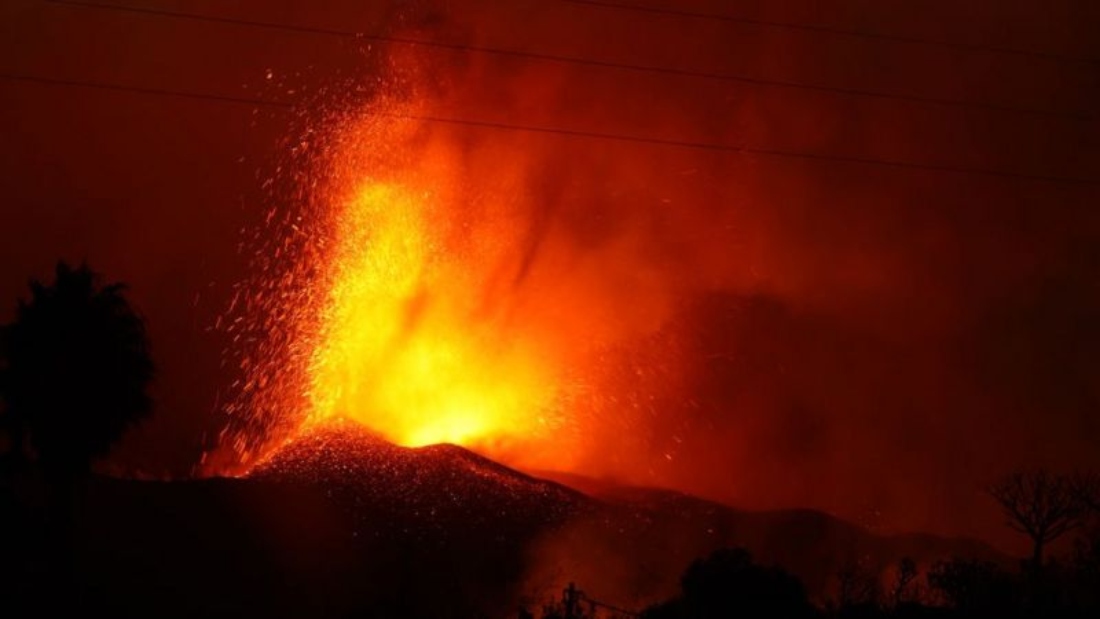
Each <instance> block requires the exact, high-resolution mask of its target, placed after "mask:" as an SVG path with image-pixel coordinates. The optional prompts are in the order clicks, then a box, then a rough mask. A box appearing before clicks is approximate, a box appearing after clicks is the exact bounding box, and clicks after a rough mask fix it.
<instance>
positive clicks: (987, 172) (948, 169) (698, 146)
mask: <svg viewBox="0 0 1100 619" xmlns="http://www.w3.org/2000/svg"><path fill="white" fill-rule="evenodd" d="M0 79H5V80H10V81H17V82H24V83H34V84H42V85H51V86H64V87H78V88H90V89H95V90H106V91H115V92H126V93H136V94H142V95H154V96H164V97H178V98H184V99H194V100H206V101H212V102H218V103H231V104H242V105H251V106H263V107H272V108H280V109H291V108H293V107H294V104H293V103H289V102H283V101H271V100H265V99H254V98H248V97H234V96H229V95H215V94H207V93H196V92H188V91H180V90H169V89H164V88H146V87H137V86H127V85H122V84H110V83H106V82H96V81H80V80H69V79H59V78H49V77H42V76H35V75H23V74H14V73H0ZM371 113H372V114H373V115H375V116H380V117H385V118H396V119H402V120H416V121H422V122H430V123H437V124H446V125H454V126H462V127H473V128H480V129H491V130H500V131H520V132H525V133H539V134H550V135H560V136H565V137H571V138H579V139H591V140H603V141H615V142H627V143H634V144H646V145H651V146H665V147H677V148H687V149H694V150H707V151H715V152H725V153H734V154H741V155H759V156H766V157H774V158H781V159H800V160H805V161H816V162H829V163H841V164H856V165H867V166H877V167H886V168H895V169H911V170H922V171H927V172H943V173H953V174H962V175H970V176H986V177H992V178H1005V179H1012V180H1022V181H1036V182H1044V183H1055V184H1064V185H1085V186H1093V185H1100V181H1098V180H1095V179H1089V178H1079V177H1067V176H1047V175H1035V174H1024V173H1021V172H1009V171H1003V170H993V169H988V168H966V167H957V166H949V165H939V164H928V163H919V162H910V161H897V160H891V159H876V158H873V157H853V156H847V155H831V154H826V153H807V152H798V151H788V150H780V149H770V148H756V147H750V146H733V145H729V144H721V143H714V142H691V141H686V140H673V139H666V138H653V137H645V136H635V135H626V134H618V133H603V132H594V131H582V130H577V129H565V128H560V127H539V126H533V125H517V124H510V123H501V122H493V121H483V120H473V119H465V118H448V117H442V116H430V115H418V114H393V113H387V112H371Z"/></svg>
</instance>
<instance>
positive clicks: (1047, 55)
mask: <svg viewBox="0 0 1100 619" xmlns="http://www.w3.org/2000/svg"><path fill="white" fill-rule="evenodd" d="M558 1H559V2H565V3H569V4H579V5H585V6H592V7H599V8H603V9H610V10H618V11H631V12H636V13H650V14H653V15H668V16H674V17H684V18H689V19H701V20H709V21H719V22H727V23H735V24H746V25H751V26H763V27H767V28H781V29H785V30H802V31H807V32H821V33H827V34H835V35H840V36H848V37H855V38H863V39H872V40H878V41H891V42H894V43H909V44H912V45H926V46H929V47H946V48H950V49H957V50H960V51H968V52H984V53H989V54H1005V55H1013V56H1026V57H1031V58H1039V59H1042V60H1049V61H1053V62H1060V63H1066V64H1083V65H1092V66H1095V65H1098V64H1100V59H1096V58H1084V57H1078V56H1067V55H1063V54H1056V53H1053V52H1044V51H1039V50H1030V49H1020V48H1014V47H998V46H987V45H977V44H972V43H960V42H957V41H944V40H937V39H926V38H922V37H911V36H905V35H899V34H887V33H881V32H869V31H866V30H850V29H847V28H839V27H835V26H820V25H814V24H798V23H792V22H782V21H774V20H768V19H756V18H751V17H736V16H733V15H724V14H718V13H700V12H695V11H686V10H682V9H669V8H659V7H650V6H639V5H636V4H622V3H618V2H607V1H605V0H558Z"/></svg>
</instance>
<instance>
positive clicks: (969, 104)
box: [44, 0, 1092, 121]
mask: <svg viewBox="0 0 1100 619" xmlns="http://www.w3.org/2000/svg"><path fill="white" fill-rule="evenodd" d="M44 1H45V2H48V3H50V4H55V5H61V6H68V7H80V8H86V9H98V10H107V11H115V12H120V13H132V14H137V15H146V16H154V17H164V18H171V19H183V20H189V21H197V22H206V23H216V24H227V25H234V26H244V27H250V28H262V29H266V30H276V31H285V32H295V33H299V34H313V35H321V36H335V37H342V38H351V39H359V40H370V41H378V42H385V43H392V44H398V45H412V46H418V47H428V48H435V49H445V50H448V51H460V52H468V53H478V54H487V55H495V56H505V57H511V58H519V59H523V60H535V61H541V62H553V63H559V64H572V65H577V66H585V67H595V68H601V69H615V70H621V71H632V72H636V73H654V74H663V75H672V76H677V77H686V78H695V79H707V80H715V81H725V82H739V83H743V84H750V85H753V86H769V87H775V88H787V89H797V90H809V91H816V92H825V93H829V94H834V95H841V96H849V97H867V98H874V99H883V100H892V101H904V102H907V103H913V104H921V105H937V106H943V107H954V108H973V109H980V110H986V111H992V112H1000V113H1010V114H1024V115H1029V116H1042V117H1051V118H1061V119H1069V120H1078V121H1087V120H1091V118H1092V116H1091V114H1088V113H1085V112H1076V111H1072V112H1065V111H1061V110H1046V109H1036V108H1027V107H1017V106H1011V105H1001V104H997V103H982V102H976V101H964V100H959V99H941V98H937V97H924V96H918V95H904V94H895V93H888V92H881V91H876V90H864V89H859V88H842V87H836V86H824V85H819V84H809V83H804V82H793V81H787V80H777V79H770V78H761V77H752V76H747V75H734V74H730V73H712V72H708V71H695V70H691V69H677V68H673V67H657V66H651V65H640V64H630V63H623V62H612V61H605V60H594V59H591V58H582V57H579V56H562V55H558V54H548V53H542V52H526V51H520V50H511V49H500V48H494V47H483V46H476V45H464V44H460V43H444V42H439V41H427V40H423V39H413V38H408V37H399V36H391V35H380V34H366V33H363V32H354V31H349V30H337V29H331V28H317V27H311V26H298V25H292V24H282V23H275V22H266V21H257V20H251V19H241V18H235V17H220V16H214V15H200V14H196V13H185V12H180V11H169V10H164V9H153V8H145V7H133V6H123V5H116V4H104V3H100V2H85V1H83V0H44Z"/></svg>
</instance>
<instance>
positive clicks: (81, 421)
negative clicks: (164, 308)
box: [0, 263, 153, 478]
mask: <svg viewBox="0 0 1100 619" xmlns="http://www.w3.org/2000/svg"><path fill="white" fill-rule="evenodd" d="M56 276H57V277H56V280H55V281H54V283H53V284H52V285H48V286H47V285H44V284H42V283H40V282H37V281H34V282H31V284H30V287H31V298H30V300H29V301H26V302H20V304H19V307H18V311H17V315H16V319H15V322H14V323H13V324H11V325H10V326H9V327H8V328H7V329H6V330H5V337H4V340H5V341H4V346H3V354H4V357H5V362H4V365H6V370H5V376H4V380H3V381H2V382H0V387H2V389H3V392H2V396H3V398H2V399H3V400H4V402H5V406H4V416H5V422H6V423H5V424H4V425H5V426H7V428H8V433H9V435H10V443H11V444H12V445H13V446H14V447H13V451H14V452H16V453H17V454H22V446H23V445H24V444H28V445H29V447H30V450H31V452H32V454H31V455H33V457H35V458H36V459H37V461H38V463H39V464H40V465H41V466H42V468H43V470H44V471H46V472H47V474H49V475H52V476H54V477H65V478H73V477H76V476H79V475H81V474H84V473H87V472H88V471H89V469H90V466H91V462H92V460H93V459H94V458H96V457H99V456H103V455H105V454H106V453H107V451H108V450H109V449H110V447H111V445H112V444H113V443H114V442H115V441H117V440H118V439H119V438H120V437H121V436H122V434H123V432H124V431H125V430H126V429H127V428H128V427H129V426H131V425H133V424H135V423H137V422H138V421H140V420H141V419H143V418H144V417H146V416H147V415H148V414H149V412H150V408H151V401H150V398H149V396H148V394H147V392H146V389H147V386H148V384H149V382H150V380H151V379H152V376H153V363H152V361H151V359H150V356H149V349H148V343H147V339H146V335H145V325H144V322H143V321H142V319H141V318H140V317H139V316H138V315H137V314H136V313H135V312H134V310H133V309H132V308H131V307H130V304H129V303H128V302H127V301H126V298H125V297H124V296H123V290H124V287H123V286H122V285H121V284H110V285H101V284H100V283H99V278H98V276H97V275H96V274H95V273H93V272H92V271H91V270H90V269H88V267H87V266H81V267H79V268H75V269H74V268H72V267H70V266H68V265H67V264H65V263H60V264H58V266H57V271H56ZM24 439H26V440H24Z"/></svg>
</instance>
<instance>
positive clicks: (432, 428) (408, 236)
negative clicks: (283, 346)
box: [306, 119, 563, 448]
mask: <svg viewBox="0 0 1100 619" xmlns="http://www.w3.org/2000/svg"><path fill="white" fill-rule="evenodd" d="M376 122H377V121H376V120H374V119H370V120H368V121H367V123H368V126H367V127H362V128H359V129H358V130H355V129H353V130H352V132H353V134H355V133H358V134H360V135H364V136H367V135H370V136H377V134H378V132H379V129H378V127H377V126H376V125H375V123H376ZM383 122H390V123H397V124H399V125H400V124H403V123H409V122H410V121H394V120H392V119H389V120H388V121H387V120H384V121H383ZM403 129H404V130H412V131H415V130H416V129H415V127H414V126H413V125H406V126H405V127H401V126H394V127H390V128H388V130H389V131H394V132H395V133H401V132H402V130H403ZM383 131H387V130H385V129H384V130H383ZM394 137H396V136H392V135H391V136H390V138H391V139H393V138H394ZM352 143H353V144H355V143H359V142H358V140H355V139H354V138H353V140H352ZM364 143H365V144H370V142H364ZM353 149H354V147H353ZM446 150H447V149H444V150H443V151H442V152H439V151H437V152H432V151H431V149H430V148H428V149H426V150H424V151H421V152H420V153H419V155H418V156H417V157H416V160H417V165H416V167H415V169H412V170H402V169H392V168H391V170H390V171H389V173H382V174H377V170H379V169H380V168H379V167H374V166H372V167H371V168H368V169H373V170H374V171H376V174H377V175H374V174H369V175H364V177H362V178H360V179H358V180H356V179H355V178H354V176H351V177H350V178H351V179H352V180H351V181H350V182H351V184H350V186H349V187H347V188H345V189H339V190H337V191H336V195H337V196H338V197H337V198H336V205H335V207H334V209H333V211H332V213H331V216H332V217H333V223H334V227H333V239H332V246H331V249H330V252H331V253H330V255H331V258H330V260H329V264H330V267H329V268H330V271H329V272H328V273H327V274H325V275H324V276H323V280H324V281H325V282H326V283H327V285H326V287H327V289H328V294H327V296H326V298H325V299H324V302H323V306H322V309H321V312H320V316H319V319H320V320H319V325H318V327H319V328H318V333H317V339H316V342H315V346H314V349H313V352H312V354H311V356H310V360H309V366H308V377H309V383H308V405H309V414H308V417H307V420H306V421H307V423H318V422H324V421H325V420H329V419H333V418H340V417H343V418H348V419H352V420H356V421H361V422H362V423H364V424H365V425H367V426H368V427H370V428H372V429H374V430H375V431H377V432H378V433H379V434H381V435H382V436H383V437H385V438H387V439H389V440H391V441H393V442H395V443H397V444H400V445H406V446H420V445H426V444H431V443H440V442H449V443H456V444H461V445H467V446H479V445H480V446H481V447H483V448H489V447H493V446H495V448H502V447H506V446H508V445H511V444H517V443H521V442H527V443H530V442H531V441H532V439H536V440H537V438H538V437H539V436H541V435H543V434H545V433H548V432H553V431H556V430H559V429H560V426H561V418H560V399H561V397H562V395H563V394H562V392H561V383H562V379H563V376H562V371H561V367H560V363H559V360H558V359H555V351H554V347H553V346H550V345H548V344H549V343H548V342H547V341H546V340H545V337H543V336H545V335H548V334H549V331H548V330H546V331H544V330H542V328H543V327H545V326H546V325H538V324H533V323H532V322H531V321H530V320H529V318H530V317H525V316H523V315H522V312H521V311H520V310H521V308H519V307H517V303H516V302H515V301H516V298H515V296H514V295H509V294H505V293H502V292H501V290H502V289H503V288H504V284H505V283H506V280H508V279H513V278H515V276H516V274H515V273H514V272H513V271H514V268H510V267H511V266H513V265H517V264H520V260H519V258H520V256H521V254H520V252H521V251H522V248H521V247H520V246H519V244H518V243H517V239H521V238H522V234H517V233H516V230H514V226H515V224H516V222H515V221H514V220H512V219H511V218H510V217H509V215H508V210H509V209H508V207H507V205H503V204H498V203H494V202H493V200H494V198H493V197H486V198H485V200H486V201H485V202H484V203H482V204H479V205H476V208H468V207H463V205H461V204H458V203H457V202H458V201H459V200H460V199H461V193H462V192H455V191H454V188H455V187H456V183H458V182H459V180H458V179H456V178H455V175H456V174H457V171H456V170H455V165H454V164H453V163H452V161H451V160H450V159H451V158H452V157H454V155H455V153H448V152H446ZM344 156H345V157H347V158H348V159H347V161H351V162H356V161H361V160H360V158H359V157H357V156H356V155H355V153H348V154H346V155H344ZM490 444H491V445H490Z"/></svg>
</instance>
